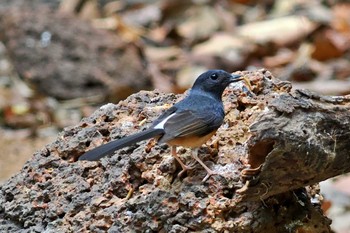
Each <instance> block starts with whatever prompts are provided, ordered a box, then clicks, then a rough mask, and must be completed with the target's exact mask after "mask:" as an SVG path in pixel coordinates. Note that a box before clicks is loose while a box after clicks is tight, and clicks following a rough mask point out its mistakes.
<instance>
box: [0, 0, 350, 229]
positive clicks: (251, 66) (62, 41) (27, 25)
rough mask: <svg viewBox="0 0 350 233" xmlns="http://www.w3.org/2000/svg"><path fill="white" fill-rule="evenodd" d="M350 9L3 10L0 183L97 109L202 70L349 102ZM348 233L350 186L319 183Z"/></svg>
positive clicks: (80, 4)
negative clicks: (265, 79) (252, 73)
mask: <svg viewBox="0 0 350 233" xmlns="http://www.w3.org/2000/svg"><path fill="white" fill-rule="evenodd" d="M349 58H350V3H348V1H337V0H324V1H321V0H275V1H274V0H265V1H253V0H218V1H213V0H212V1H210V0H192V1H191V0H146V1H145V0H123V1H122V0H120V1H115V0H1V2H0V148H1V149H0V184H1V183H2V182H4V181H5V180H6V179H8V178H9V177H10V176H11V175H13V174H14V173H16V172H18V171H19V170H20V169H21V167H22V166H23V164H24V163H25V161H26V160H28V159H29V158H30V157H31V155H32V154H33V153H34V152H35V151H36V150H39V149H41V148H43V146H44V145H45V144H48V143H50V142H52V141H53V140H54V139H55V138H56V137H57V133H58V132H60V131H61V130H62V129H63V128H64V127H69V126H73V125H75V124H77V123H78V122H79V121H80V120H81V118H83V117H85V116H88V115H90V114H91V113H92V112H93V111H94V110H95V109H96V108H98V107H99V106H101V105H103V104H105V103H108V102H113V103H117V102H118V101H119V100H121V99H124V98H126V97H128V96H129V95H130V94H132V93H135V92H137V91H139V90H153V89H155V88H156V89H159V90H161V91H163V92H175V93H182V92H183V91H184V90H186V89H187V88H189V87H190V86H191V85H192V83H193V81H194V79H195V78H196V77H197V75H198V74H199V73H201V72H203V71H205V70H207V69H210V68H215V69H224V70H227V71H230V72H233V71H236V70H256V69H260V68H266V69H268V70H270V71H271V72H272V74H273V75H274V76H275V77H277V78H279V79H281V80H288V81H291V82H292V83H293V87H294V88H307V89H310V90H313V91H316V92H318V93H321V94H324V95H346V94H350V62H349ZM321 192H322V193H323V194H324V197H325V202H324V210H325V211H326V213H327V215H328V216H329V217H330V218H331V219H333V225H332V227H333V229H334V231H335V232H337V233H346V232H347V233H349V232H350V221H349V220H350V214H349V209H350V178H349V177H347V176H342V177H337V178H336V179H332V180H328V181H326V182H322V183H321Z"/></svg>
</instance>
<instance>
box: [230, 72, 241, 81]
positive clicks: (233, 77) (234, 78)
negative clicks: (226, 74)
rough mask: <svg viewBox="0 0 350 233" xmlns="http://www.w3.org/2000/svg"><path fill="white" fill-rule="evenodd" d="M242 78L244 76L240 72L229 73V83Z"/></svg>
mask: <svg viewBox="0 0 350 233" xmlns="http://www.w3.org/2000/svg"><path fill="white" fill-rule="evenodd" d="M243 78H244V77H243V76H242V75H240V74H231V78H230V83H234V82H238V81H241V80H243Z"/></svg>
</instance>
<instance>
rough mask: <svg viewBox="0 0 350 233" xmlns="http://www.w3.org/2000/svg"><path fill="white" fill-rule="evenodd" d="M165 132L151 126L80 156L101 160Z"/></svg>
mask: <svg viewBox="0 0 350 233" xmlns="http://www.w3.org/2000/svg"><path fill="white" fill-rule="evenodd" d="M163 133H164V130H163V129H154V128H150V129H147V130H145V131H142V132H139V133H136V134H133V135H130V136H127V137H124V138H122V139H119V140H115V141H111V142H108V143H107V144H104V145H101V146H99V147H96V148H94V149H92V150H90V151H88V152H86V153H85V154H83V155H82V156H80V157H79V160H90V161H92V160H99V159H100V158H102V157H104V156H106V155H109V154H111V153H113V152H114V151H116V150H118V149H121V148H123V147H126V146H130V145H132V144H135V143H136V142H140V141H143V140H146V139H149V138H152V137H155V136H158V135H161V134H163Z"/></svg>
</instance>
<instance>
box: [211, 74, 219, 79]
mask: <svg viewBox="0 0 350 233" xmlns="http://www.w3.org/2000/svg"><path fill="white" fill-rule="evenodd" d="M218 77H219V76H218V74H212V75H210V78H211V79H212V80H217V79H218Z"/></svg>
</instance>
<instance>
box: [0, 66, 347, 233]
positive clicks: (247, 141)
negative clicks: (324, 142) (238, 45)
mask: <svg viewBox="0 0 350 233" xmlns="http://www.w3.org/2000/svg"><path fill="white" fill-rule="evenodd" d="M243 73H244V74H245V75H246V76H247V77H248V78H249V79H250V80H251V84H252V90H251V92H252V93H251V95H248V94H246V93H244V92H242V88H241V87H237V86H235V87H230V88H227V90H226V91H225V93H224V96H223V100H224V105H225V109H226V118H225V123H224V124H223V125H222V127H221V128H220V129H219V130H218V132H217V134H216V135H215V136H213V138H212V139H211V140H209V142H208V143H207V144H206V145H203V146H202V147H201V149H200V157H201V158H202V159H203V160H204V161H205V163H206V164H207V165H208V166H209V167H211V168H212V169H213V170H214V171H217V172H218V173H220V175H216V176H213V177H211V178H210V179H208V180H207V181H206V182H204V183H203V182H202V179H203V177H204V176H205V171H204V169H203V168H202V167H201V166H199V165H198V164H196V167H195V169H193V170H191V171H188V172H187V174H186V175H185V176H183V177H178V173H179V171H180V170H181V167H180V166H179V164H177V162H176V161H175V160H174V158H172V157H171V155H170V148H168V146H166V145H157V144H155V142H154V141H153V140H149V141H144V142H140V143H138V144H137V145H135V146H131V147H128V148H124V149H121V150H119V151H117V152H116V153H115V154H114V155H113V156H111V157H107V158H103V159H102V160H101V161H98V162H87V161H77V159H78V157H79V156H80V155H81V154H83V153H84V152H85V151H87V150H89V149H91V148H94V147H96V146H98V145H100V144H102V143H106V142H107V141H109V140H111V139H116V138H121V137H124V136H126V135H129V134H131V133H135V132H137V131H139V130H142V129H144V128H146V127H147V126H149V125H150V124H151V122H152V120H154V119H155V118H156V117H157V116H158V115H159V114H160V113H161V112H162V111H164V110H165V109H166V108H168V107H169V106H171V104H173V103H175V102H176V101H178V100H179V99H180V98H183V96H181V95H173V94H162V93H159V92H157V91H153V92H147V91H141V92H139V93H137V94H134V95H132V96H130V97H129V98H128V99H126V100H125V101H121V102H119V103H118V104H117V105H114V104H107V105H105V106H103V107H101V108H100V109H99V110H98V111H96V112H95V113H94V114H93V115H92V116H91V117H89V118H86V119H83V120H82V121H81V123H80V124H79V125H77V126H73V127H70V128H67V129H65V130H64V131H63V132H62V133H61V134H60V135H59V136H58V138H57V140H55V141H54V142H53V143H51V144H49V145H47V146H46V147H45V148H43V149H42V150H40V151H38V152H37V153H35V154H34V155H33V157H32V158H31V159H30V160H29V161H28V162H27V163H26V164H25V166H24V167H23V169H22V170H21V171H20V173H18V174H17V175H15V176H14V177H12V178H11V179H9V180H8V181H7V182H6V183H4V184H3V185H2V186H1V187H0V231H1V232H19V231H20V232H43V231H46V232H51V231H52V232H53V231H54V232H78V231H91V232H105V231H109V232H195V231H197V232H198V231H201V232H243V233H244V232H271V233H274V232H276V233H277V232H330V227H329V225H330V220H329V219H328V218H326V217H325V216H324V215H323V213H322V210H321V208H320V203H321V199H322V198H321V197H320V195H319V189H318V187H317V185H314V186H309V187H306V188H304V186H305V184H313V183H315V182H317V181H319V180H320V179H323V178H324V177H325V176H324V175H320V176H319V177H320V178H319V179H316V178H315V179H313V180H310V179H309V177H306V179H307V181H308V182H306V181H303V180H302V179H303V178H302V177H300V175H299V174H295V173H294V172H293V170H292V169H288V170H287V171H288V173H284V177H279V176H277V175H279V174H281V173H278V172H279V170H276V171H275V170H273V169H272V168H271V167H268V168H269V170H266V169H265V167H264V166H268V164H269V163H270V162H271V161H275V160H273V158H276V159H278V160H281V161H282V162H283V163H285V161H288V158H289V157H288V154H282V155H283V156H282V158H281V154H277V155H275V154H273V153H274V150H273V148H274V146H276V145H279V144H278V138H279V137H275V139H274V140H275V142H274V143H273V144H272V143H264V142H265V141H264V138H260V141H259V140H258V139H259V138H258V139H257V138H256V135H260V134H259V133H262V132H263V131H264V130H260V131H259V130H258V129H259V127H258V126H259V125H258V123H259V122H260V121H261V119H264V116H269V114H272V113H271V112H273V113H275V115H274V118H276V119H279V118H280V117H285V116H286V115H288V114H289V116H292V115H290V113H288V112H291V113H293V112H294V111H297V110H300V109H303V108H299V107H298V106H296V105H292V104H291V102H288V101H285V102H283V100H285V99H290V98H291V96H293V92H291V85H290V83H288V82H281V81H279V80H277V79H275V78H274V77H272V75H271V74H270V73H269V72H268V71H265V70H260V71H257V72H243ZM305 96H306V97H305ZM294 98H295V99H296V100H300V99H304V100H305V102H308V101H310V100H311V99H312V97H310V95H302V96H295V97H294ZM281 101H282V102H281ZM347 101H348V100H346V98H345V97H344V98H343V100H342V101H341V102H339V101H336V102H333V104H334V105H342V106H343V107H344V108H345V107H346V106H347V104H346V102H347ZM297 102H298V101H297ZM321 102H322V101H321ZM327 103H328V104H330V103H329V102H327ZM320 104H321V103H320ZM304 106H309V105H308V104H307V103H305V105H304ZM314 106H316V105H314ZM306 109H307V108H306ZM309 109H310V108H309ZM277 113H280V114H277ZM283 119H284V118H283ZM263 122H264V126H265V128H264V129H265V132H268V129H269V126H270V127H272V128H274V129H276V127H278V126H276V125H274V124H270V125H269V124H268V123H266V121H263ZM271 122H274V121H271ZM344 122H345V121H344ZM284 123H285V125H288V123H289V122H288V121H286V120H285V119H284ZM280 126H281V125H280ZM296 127H299V126H298V125H296ZM257 130H258V131H257ZM294 130H296V129H294ZM298 130H299V129H298ZM291 131H293V129H290V130H289V132H291ZM280 132H284V131H280ZM319 133H320V132H319ZM346 135H347V134H345V137H346ZM282 136H283V135H280V138H282V139H283V137H282ZM340 139H341V138H339V140H340ZM259 142H260V143H262V144H260V145H262V146H261V147H254V146H253V145H259ZM268 142H270V141H268ZM285 144H286V145H287V144H288V141H286V142H285ZM266 145H267V146H266ZM291 145H294V144H291ZM252 148H255V150H252ZM278 148H281V147H278ZM270 153H272V155H271V154H270ZM179 154H180V156H181V158H182V159H183V160H184V161H186V163H191V162H192V159H191V156H190V150H189V149H186V148H183V149H181V148H180V149H179ZM259 155H260V157H259ZM270 155H271V156H270ZM311 155H312V156H315V155H314V154H312V153H311ZM301 158H303V157H302V156H301ZM271 159H272V160H271ZM291 159H292V161H295V163H293V164H292V161H289V162H290V166H293V165H294V164H295V166H301V167H302V166H304V167H308V165H309V164H308V163H306V162H305V163H304V164H302V165H300V163H298V158H297V157H295V156H292V157H291ZM283 163H282V164H283ZM275 164H276V163H275ZM260 165H261V166H260ZM277 165H278V163H277ZM344 166H346V165H344ZM278 168H280V167H278ZM313 168H314V166H311V167H310V169H309V170H310V171H311V170H312V169H313ZM280 169H281V168H280ZM342 171H343V172H345V170H342ZM318 172H319V173H322V171H318ZM266 174H270V177H273V174H275V175H276V177H279V178H280V179H281V182H282V183H283V182H289V183H290V184H291V185H290V189H287V188H286V186H281V187H278V186H276V185H275V184H274V183H272V184H271V183H269V185H270V186H266V187H265V189H264V190H263V191H262V190H261V186H263V184H265V183H264V182H263V183H261V181H264V179H265V178H266V177H269V176H267V175H266ZM315 176H317V174H316V173H315ZM259 177H262V178H261V180H260V179H259ZM293 177H298V179H299V180H293ZM274 181H275V180H271V182H274ZM311 181H312V182H311ZM303 182H305V183H304V184H303ZM280 184H281V183H280ZM271 187H272V188H271ZM251 190H255V191H258V192H257V193H252V192H251Z"/></svg>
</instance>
